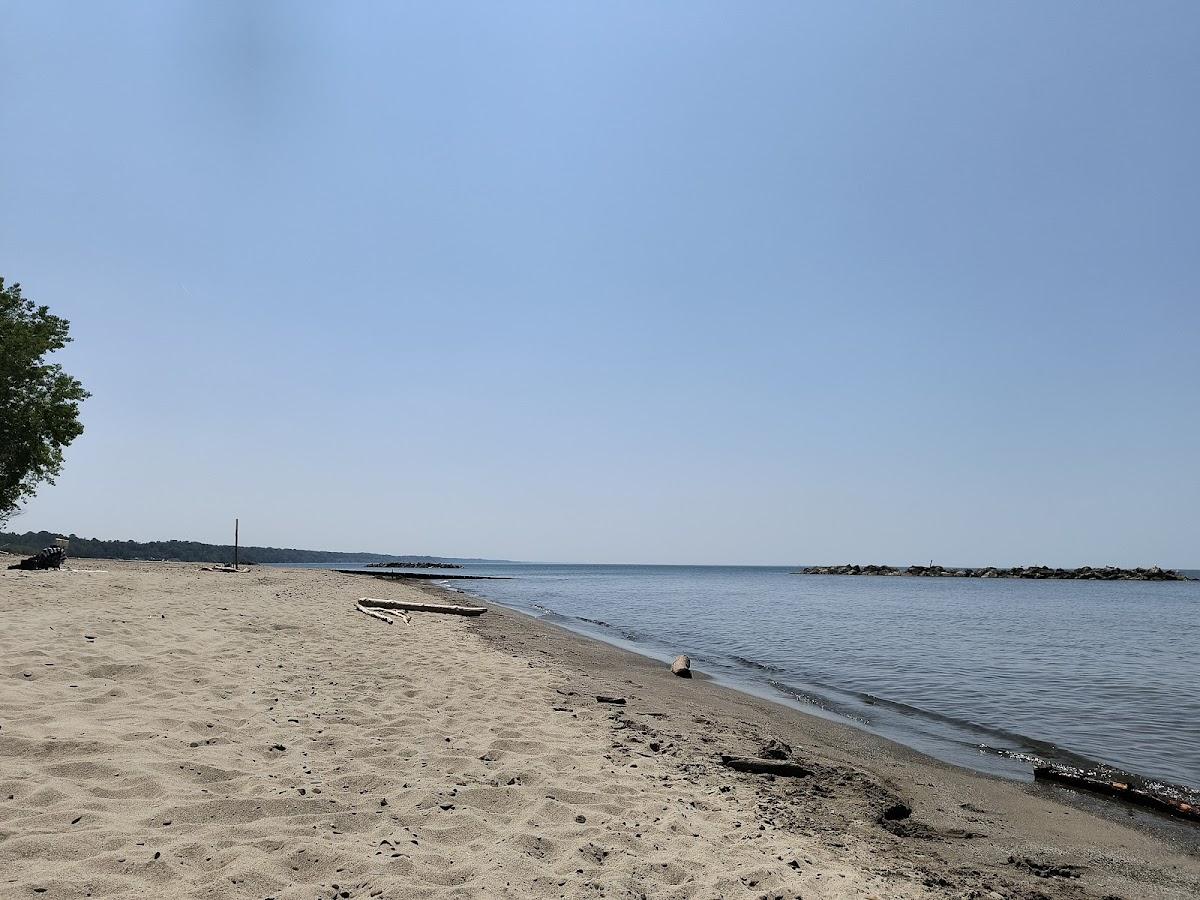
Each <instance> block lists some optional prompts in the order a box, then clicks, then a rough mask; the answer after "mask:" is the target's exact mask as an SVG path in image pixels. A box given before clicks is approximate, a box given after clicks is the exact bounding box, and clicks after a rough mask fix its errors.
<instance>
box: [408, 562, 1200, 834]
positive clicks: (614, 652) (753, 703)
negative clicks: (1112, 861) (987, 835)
mask: <svg viewBox="0 0 1200 900" xmlns="http://www.w3.org/2000/svg"><path fill="white" fill-rule="evenodd" d="M418 588H419V589H420V590H422V591H424V592H427V593H428V594H429V595H431V596H433V597H435V598H437V599H440V600H442V601H444V602H460V601H455V599H454V598H461V597H463V596H467V597H470V598H471V599H472V600H473V601H474V602H475V603H477V604H479V605H481V606H485V607H486V608H487V609H488V610H489V616H490V619H489V617H488V616H484V617H480V618H479V619H476V620H474V621H472V623H471V625H472V627H473V629H474V630H476V631H477V632H478V633H480V634H481V635H482V636H483V637H484V638H485V640H488V641H489V642H490V643H494V644H495V645H496V646H499V647H501V648H502V649H505V650H509V649H511V647H510V645H513V646H517V645H516V644H514V642H513V641H512V639H511V638H506V637H505V636H503V635H502V634H501V631H502V629H503V628H504V627H511V625H512V623H513V622H514V621H515V622H516V623H519V628H520V629H527V630H529V631H531V632H534V633H537V634H539V640H540V641H541V642H544V643H545V644H546V645H548V646H550V647H553V648H554V656H555V661H556V662H557V663H558V664H560V665H564V666H567V667H571V668H574V669H576V671H577V672H578V673H579V674H581V675H584V676H586V677H589V678H599V677H600V673H601V672H603V671H607V670H613V671H621V670H625V669H628V670H631V671H633V672H636V673H638V674H640V675H642V676H643V677H648V678H651V679H653V680H654V682H655V683H657V684H658V687H659V688H660V689H661V690H662V691H664V692H666V693H667V694H668V695H669V694H670V693H671V692H672V691H675V693H677V694H678V695H679V696H681V697H687V698H688V699H689V701H690V702H698V703H703V702H705V701H706V700H709V699H711V700H712V701H713V702H714V703H720V704H721V705H722V706H723V707H724V706H728V707H740V706H741V705H742V704H745V705H746V706H748V707H749V708H753V709H756V710H759V711H761V712H764V713H765V715H766V716H767V718H768V719H769V720H771V721H776V722H777V723H778V724H779V726H780V727H796V728H801V729H803V730H804V731H806V732H807V733H808V734H810V735H811V736H812V737H813V738H814V739H815V740H816V741H817V742H819V743H821V744H823V745H827V746H829V747H832V748H837V749H838V750H839V751H840V752H842V753H847V752H848V753H850V754H860V753H861V754H862V755H863V756H864V757H869V758H874V757H876V756H880V757H885V758H888V759H889V760H890V761H891V762H893V763H896V762H899V763H900V764H905V763H907V764H915V765H918V766H921V767H925V768H928V769H930V770H938V771H945V772H949V773H955V774H957V775H958V776H961V777H962V778H963V779H968V780H969V779H972V778H979V779H984V780H987V781H989V782H995V783H997V784H1000V785H1010V786H1012V787H1013V788H1014V789H1016V790H1019V791H1022V792H1023V793H1026V794H1029V795H1030V796H1035V797H1040V798H1044V799H1047V800H1049V801H1051V802H1056V803H1061V804H1064V805H1068V806H1072V807H1074V808H1078V809H1081V810H1084V811H1087V812H1088V813H1090V814H1093V815H1096V816H1098V817H1100V818H1103V819H1105V820H1107V821H1110V822H1113V823H1116V824H1121V825H1125V824H1128V823H1129V821H1130V820H1131V819H1134V820H1136V821H1137V823H1138V826H1139V827H1141V828H1144V829H1146V830H1147V831H1149V832H1152V833H1154V834H1155V835H1157V836H1159V837H1162V838H1163V839H1165V840H1168V841H1172V842H1177V843H1178V845H1179V846H1180V847H1181V848H1182V849H1185V850H1186V851H1188V852H1191V853H1194V854H1196V855H1197V856H1200V827H1198V826H1197V825H1195V824H1194V823H1189V822H1188V821H1186V820H1183V819H1179V818H1175V817H1172V816H1167V815H1165V814H1155V813H1150V812H1147V811H1145V810H1142V809H1138V808H1137V807H1134V806H1131V805H1128V804H1125V803H1122V802H1118V801H1114V800H1111V799H1105V798H1102V797H1099V796H1097V795H1094V794H1089V793H1086V792H1081V791H1075V790H1066V789H1063V788H1060V787H1056V786H1051V785H1047V784H1045V783H1043V782H1039V781H1037V780H1035V778H1034V774H1033V771H1032V769H1031V770H1030V771H1029V772H1028V775H1027V777H1022V778H1015V777H1011V776H1008V775H1001V774H996V773H994V772H989V771H987V770H984V769H977V768H971V767H968V766H964V765H960V764H958V763H955V762H951V761H948V760H944V759H939V758H938V757H936V756H933V755H931V754H929V753H927V752H925V751H923V750H921V749H919V748H917V747H913V746H910V745H908V744H905V743H903V742H901V741H897V740H894V739H892V738H889V737H887V736H886V735H883V734H880V733H878V732H876V731H873V730H870V729H867V728H863V727H861V726H858V725H856V724H854V723H853V722H851V721H846V720H843V719H842V718H841V717H834V716H832V715H828V716H827V715H823V714H821V713H820V712H819V711H808V710H806V709H804V708H803V707H802V706H801V705H800V704H799V703H795V704H793V703H790V702H788V699H787V697H786V696H782V695H781V696H772V695H771V694H769V693H768V691H766V690H763V691H754V690H749V689H747V687H748V685H742V684H739V683H738V682H736V681H734V680H731V679H726V678H723V677H718V676H714V675H712V674H710V673H707V672H705V671H704V670H703V669H702V668H696V667H695V661H693V668H692V680H694V681H697V682H700V683H703V684H705V685H706V686H707V688H708V690H709V691H711V694H710V695H709V696H707V697H701V698H696V697H695V696H694V693H693V692H690V691H689V690H688V689H687V688H686V684H687V681H686V680H682V679H678V678H675V677H674V676H672V675H671V672H670V668H669V664H670V658H669V654H668V655H665V656H662V657H655V656H653V655H650V654H649V653H645V652H642V650H641V649H639V648H638V647H636V646H635V645H634V644H633V643H632V642H627V643H628V646H625V645H622V644H618V643H614V642H610V641H607V640H605V639H603V638H601V637H596V636H593V635H591V634H588V633H585V632H581V631H576V630H574V629H571V628H569V627H567V626H565V625H561V624H558V623H557V622H554V621H549V620H546V619H543V618H540V617H538V616H534V615H530V614H529V613H527V612H525V611H523V610H520V609H516V608H513V607H510V606H506V605H504V604H502V603H498V602H496V601H493V600H490V599H488V598H486V597H482V596H480V595H478V594H474V593H470V592H469V591H468V590H465V589H462V588H456V589H453V590H450V589H447V588H444V587H441V586H439V585H437V584H430V583H423V584H421V585H419V586H418ZM497 612H499V613H500V615H499V616H497V615H495V613H497ZM501 622H503V625H502V624H500V623H501ZM580 659H582V660H587V666H586V667H581V666H580V664H579V662H578V660H580ZM593 667H594V668H593ZM625 680H626V681H628V679H625ZM680 682H682V684H681V685H680V687H679V688H675V687H674V686H675V685H676V684H677V683H680ZM602 684H604V685H606V686H611V680H609V681H603V680H602ZM789 716H795V717H798V718H799V719H800V720H801V721H800V722H799V723H788V722H787V719H788V717H789Z"/></svg>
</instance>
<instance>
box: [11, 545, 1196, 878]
mask: <svg viewBox="0 0 1200 900" xmlns="http://www.w3.org/2000/svg"><path fill="white" fill-rule="evenodd" d="M73 565H74V567H75V570H74V571H62V572H48V573H16V572H4V573H0V623H2V627H0V898H4V900H7V898H20V897H42V898H56V897H206V898H219V897H248V898H266V897H275V898H285V897H286V898H329V897H335V896H336V897H393V898H399V897H422V898H424V897H522V898H529V897H533V898H538V897H635V898H637V897H649V898H676V897H678V898H726V897H728V898H742V897H745V898H775V897H784V898H796V897H803V898H806V900H808V898H822V897H876V898H902V897H961V898H967V897H970V898H975V897H988V898H995V897H1002V898H1024V900H1033V898H1042V897H1072V898H1075V897H1079V898H1082V897H1095V898H1104V897H1123V898H1127V900H1140V898H1160V897H1195V896H1200V855H1198V854H1197V851H1196V849H1195V842H1194V840H1192V835H1193V834H1194V830H1189V829H1187V828H1179V829H1177V830H1174V831H1173V830H1172V829H1171V828H1165V829H1164V828H1157V829H1156V830H1151V829H1149V828H1147V827H1146V825H1145V822H1146V821H1147V820H1146V819H1145V817H1137V818H1130V819H1129V820H1128V823H1123V822H1118V821H1114V820H1113V819H1114V816H1113V815H1112V814H1111V813H1110V814H1109V815H1106V816H1100V815H1096V814H1094V813H1093V812H1092V811H1090V810H1089V809H1088V808H1086V806H1085V807H1080V806H1078V805H1066V804H1063V803H1060V802H1058V801H1057V800H1056V799H1055V797H1062V796H1065V795H1064V794H1063V793H1062V792H1049V791H1047V790H1046V789H1043V788H1036V787H1034V786H1031V785H1019V784H1013V783H1009V782H1004V781H1000V780H997V779H992V778H987V777H985V776H980V775H975V774H972V773H968V772H964V771H962V770H959V769H955V768H953V767H950V766H945V765H942V764H939V763H936V762H933V761H931V760H929V759H927V758H925V757H922V756H920V755H919V754H916V753H913V752H911V751H908V750H905V749H904V748H901V747H898V746H896V745H893V744H890V743H888V742H886V741H882V740H879V739H877V738H874V737H872V736H870V735H866V734H863V733H860V732H857V731H854V730H853V729H849V728H843V727H840V726H838V725H836V724H833V723H830V722H826V721H823V720H820V719H816V718H812V717H809V716H805V715H803V714H801V713H797V712H794V711H792V710H789V709H786V708H784V707H781V706H778V705H775V704H772V703H768V702H765V701H762V700H757V699H755V698H752V697H748V696H745V695H742V694H739V693H737V692H734V691H730V690H727V689H724V688H721V687H719V686H717V685H715V684H713V683H711V682H709V681H706V680H704V679H693V680H691V681H686V680H683V679H679V678H675V677H673V676H672V675H671V674H670V673H669V671H667V669H666V667H665V666H662V665H661V664H659V663H656V662H653V661H649V660H646V659H644V658H642V657H638V656H634V655H633V654H628V653H624V652H623V651H620V650H617V649H614V648H611V647H607V646H604V645H601V644H597V643H594V642H590V641H587V640H584V639H582V638H579V637H576V636H574V635H571V634H568V633H566V632H563V631H560V630H558V629H555V628H553V627H550V626H547V625H545V624H543V623H540V622H537V621H534V620H531V619H528V618H526V617H524V616H521V615H519V614H516V613H513V612H509V611H506V610H502V609H498V608H491V609H490V611H489V612H488V613H487V614H486V615H484V616H483V617H481V618H480V619H478V620H468V619H463V618H460V617H455V616H442V615H435V614H422V613H414V614H413V616H412V619H413V621H412V624H411V625H405V624H404V623H403V622H400V621H397V623H396V624H395V625H392V626H388V625H386V624H384V623H382V622H379V621H376V620H374V619H371V618H368V617H366V616H364V615H362V614H360V613H357V612H354V611H353V609H352V607H351V601H352V600H353V599H355V598H357V597H359V596H362V595H364V594H370V595H372V596H377V597H390V598H393V599H400V598H402V597H405V596H407V597H410V598H414V599H415V598H423V599H428V598H429V597H431V596H434V597H436V596H437V595H438V594H439V591H438V590H437V589H436V588H432V587H427V586H420V585H412V584H393V583H388V582H383V581H377V580H375V579H364V578H356V577H353V576H344V575H338V574H335V573H331V572H324V571H311V570H310V571H305V570H282V569H262V568H258V569H254V570H252V571H250V572H248V573H243V574H239V575H225V574H220V573H213V572H201V571H198V567H196V566H188V565H181V564H165V563H118V562H99V561H95V562H93V561H78V562H76V563H74V564H73ZM83 569H92V570H103V571H90V572H89V571H80V570H83ZM454 596H455V597H456V598H458V597H460V595H454ZM598 694H615V695H620V696H622V697H624V698H625V699H626V700H627V702H626V704H625V705H624V706H612V705H606V704H600V703H597V702H596V699H595V698H596V696H597V695H598ZM769 739H776V740H780V741H783V742H786V743H787V744H790V745H791V746H792V747H793V748H794V756H795V758H796V759H797V760H798V761H800V762H802V763H803V764H804V765H806V766H807V767H808V768H809V769H811V770H812V772H813V774H812V775H811V776H809V777H803V778H777V779H772V778H768V777H763V776H757V775H745V774H738V773H734V772H731V771H729V770H728V769H726V768H725V767H723V766H722V765H721V764H720V762H719V760H718V754H719V753H722V752H725V753H747V754H754V753H756V752H757V751H758V749H759V747H760V746H761V745H762V744H763V743H764V742H765V741H767V740H769ZM896 803H904V804H906V805H908V806H911V807H912V809H913V814H912V816H911V817H909V818H907V819H904V820H901V821H897V822H894V823H886V825H885V824H884V823H881V822H880V819H879V817H880V814H881V812H882V811H883V810H884V809H886V808H887V807H889V806H891V805H894V804H896ZM1121 815H1124V813H1121ZM1160 825H1161V823H1160ZM1069 867H1077V868H1069Z"/></svg>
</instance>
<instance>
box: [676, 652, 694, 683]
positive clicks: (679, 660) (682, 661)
mask: <svg viewBox="0 0 1200 900" xmlns="http://www.w3.org/2000/svg"><path fill="white" fill-rule="evenodd" d="M671 671H672V672H673V673H674V674H676V675H678V676H679V677H680V678H691V677H692V661H691V660H690V659H688V658H687V657H686V656H682V655H680V656H677V657H675V662H673V663H671Z"/></svg>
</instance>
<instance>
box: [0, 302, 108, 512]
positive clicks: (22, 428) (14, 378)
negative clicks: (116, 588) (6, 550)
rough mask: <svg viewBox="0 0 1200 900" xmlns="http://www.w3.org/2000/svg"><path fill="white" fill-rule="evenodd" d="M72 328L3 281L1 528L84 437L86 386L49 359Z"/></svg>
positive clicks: (0, 308)
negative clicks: (81, 408) (82, 412)
mask: <svg viewBox="0 0 1200 900" xmlns="http://www.w3.org/2000/svg"><path fill="white" fill-rule="evenodd" d="M69 327H70V323H69V322H67V320H66V319H64V318H62V317H60V316H56V315H53V314H52V313H51V312H50V310H49V308H47V307H45V306H36V305H34V303H33V301H32V300H27V299H26V298H24V297H23V296H22V295H21V286H20V285H19V284H15V283H14V284H11V285H8V286H5V283H4V279H3V278H0V523H2V522H4V521H5V520H7V519H8V517H9V516H11V515H12V514H13V512H15V511H16V509H17V507H18V506H19V505H20V504H21V503H22V502H23V501H24V500H25V499H26V498H28V497H30V496H32V495H33V493H34V491H35V490H36V489H37V486H38V484H40V483H41V482H43V481H45V482H49V483H51V484H53V483H54V479H55V477H56V476H57V475H58V474H59V473H60V472H61V471H62V464H63V448H65V447H66V446H67V445H68V444H70V443H71V442H72V441H73V440H75V439H76V438H77V437H79V435H81V434H82V433H83V424H82V423H81V422H80V421H79V404H80V403H81V402H82V401H84V400H86V399H87V398H88V397H89V396H90V395H89V394H88V392H87V391H86V390H84V388H83V385H82V384H80V383H79V381H78V379H75V378H73V377H71V376H70V375H68V374H67V373H66V372H64V371H63V368H62V366H60V365H59V364H58V363H50V362H46V360H45V357H46V355H47V354H49V353H53V352H54V351H55V350H61V349H62V348H63V347H65V346H66V345H67V343H68V342H69V341H70V340H71V337H70V335H69V333H68V329H69Z"/></svg>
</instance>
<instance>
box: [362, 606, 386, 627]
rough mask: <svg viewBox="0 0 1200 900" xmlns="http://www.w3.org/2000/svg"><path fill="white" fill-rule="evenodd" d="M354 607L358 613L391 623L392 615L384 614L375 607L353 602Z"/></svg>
mask: <svg viewBox="0 0 1200 900" xmlns="http://www.w3.org/2000/svg"><path fill="white" fill-rule="evenodd" d="M354 608H355V609H357V610H358V611H359V612H360V613H364V614H366V615H368V616H370V617H371V618H372V619H378V620H379V621H381V622H387V623H388V624H389V625H391V624H392V617H391V616H387V615H384V614H383V613H381V612H380V611H379V610H377V609H367V607H365V606H363V605H362V604H361V603H356V604H354Z"/></svg>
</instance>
